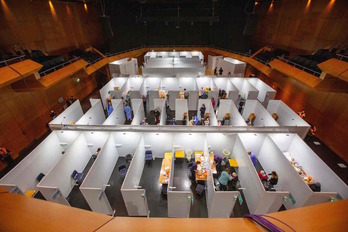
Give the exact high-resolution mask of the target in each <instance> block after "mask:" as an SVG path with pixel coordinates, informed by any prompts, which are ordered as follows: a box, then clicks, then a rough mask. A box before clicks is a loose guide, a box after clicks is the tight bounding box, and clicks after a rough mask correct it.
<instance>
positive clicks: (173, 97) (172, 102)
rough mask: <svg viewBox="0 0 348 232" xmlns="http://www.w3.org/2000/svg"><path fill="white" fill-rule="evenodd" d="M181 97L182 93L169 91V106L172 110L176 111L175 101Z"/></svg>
mask: <svg viewBox="0 0 348 232" xmlns="http://www.w3.org/2000/svg"><path fill="white" fill-rule="evenodd" d="M179 96H180V91H168V105H169V108H170V109H171V110H173V109H175V101H176V99H179Z"/></svg>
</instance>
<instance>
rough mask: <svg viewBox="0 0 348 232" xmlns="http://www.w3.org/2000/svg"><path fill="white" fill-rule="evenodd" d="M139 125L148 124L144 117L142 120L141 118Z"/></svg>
mask: <svg viewBox="0 0 348 232" xmlns="http://www.w3.org/2000/svg"><path fill="white" fill-rule="evenodd" d="M140 125H141V126H145V125H149V124H148V123H147V122H146V120H145V118H144V119H143V120H141V123H140Z"/></svg>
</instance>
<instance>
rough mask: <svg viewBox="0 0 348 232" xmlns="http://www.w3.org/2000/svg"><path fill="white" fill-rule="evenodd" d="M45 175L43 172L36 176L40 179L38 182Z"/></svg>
mask: <svg viewBox="0 0 348 232" xmlns="http://www.w3.org/2000/svg"><path fill="white" fill-rule="evenodd" d="M44 177H45V174H43V173H42V172H41V173H40V174H39V175H38V176H37V177H36V180H37V181H38V182H40V181H41V180H42V178H44Z"/></svg>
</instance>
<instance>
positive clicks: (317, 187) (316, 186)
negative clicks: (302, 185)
mask: <svg viewBox="0 0 348 232" xmlns="http://www.w3.org/2000/svg"><path fill="white" fill-rule="evenodd" d="M308 186H309V188H310V189H312V191H313V192H320V191H321V184H320V182H315V183H314V184H309V185H308Z"/></svg>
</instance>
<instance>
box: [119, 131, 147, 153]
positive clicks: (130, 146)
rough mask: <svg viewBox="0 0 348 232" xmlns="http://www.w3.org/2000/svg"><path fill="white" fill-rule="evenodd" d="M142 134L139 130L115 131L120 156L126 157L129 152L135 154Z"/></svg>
mask: <svg viewBox="0 0 348 232" xmlns="http://www.w3.org/2000/svg"><path fill="white" fill-rule="evenodd" d="M141 135H142V134H141V133H137V132H123V133H122V132H113V136H114V140H115V144H116V147H117V151H118V154H119V156H120V157H125V156H126V155H127V154H131V155H133V154H134V152H135V150H136V148H137V145H138V143H139V140H140V138H141Z"/></svg>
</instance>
